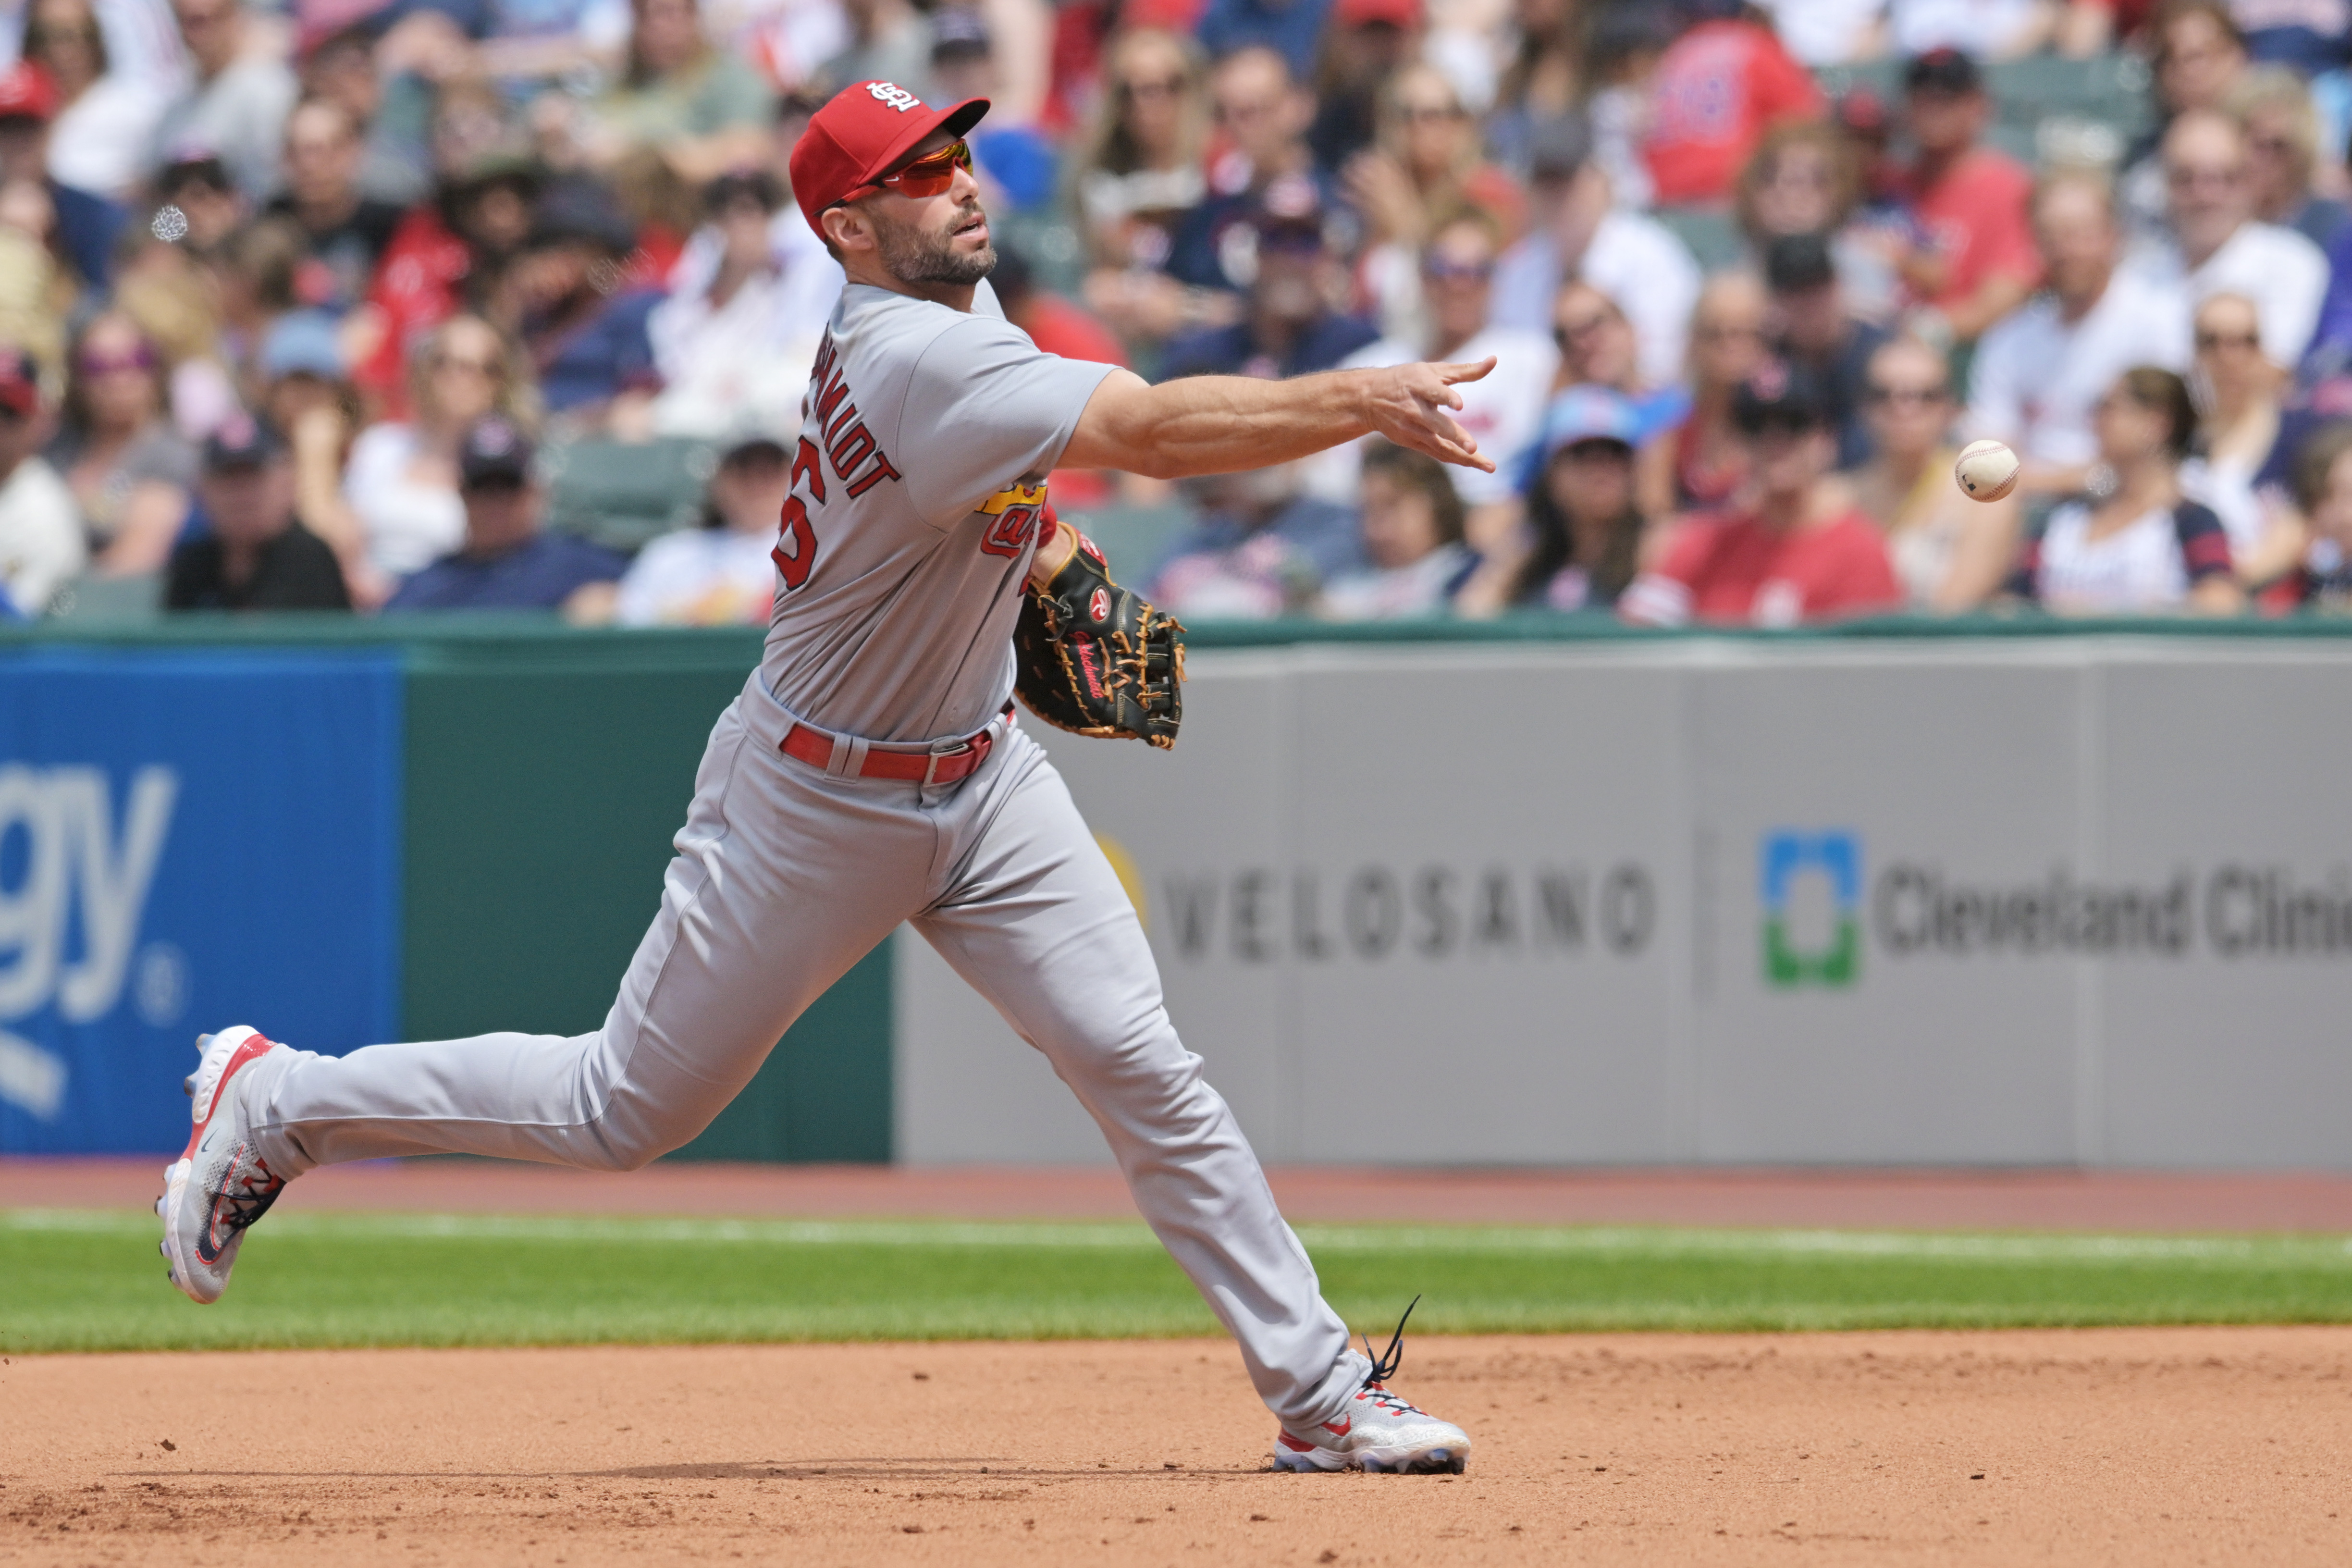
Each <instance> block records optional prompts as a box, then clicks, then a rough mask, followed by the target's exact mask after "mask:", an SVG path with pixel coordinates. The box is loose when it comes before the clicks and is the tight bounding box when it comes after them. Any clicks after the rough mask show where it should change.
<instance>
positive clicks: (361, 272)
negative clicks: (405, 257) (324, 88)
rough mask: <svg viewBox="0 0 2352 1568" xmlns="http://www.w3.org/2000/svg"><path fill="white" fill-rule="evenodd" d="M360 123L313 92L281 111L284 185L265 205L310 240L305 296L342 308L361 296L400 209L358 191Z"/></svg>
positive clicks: (364, 146)
mask: <svg viewBox="0 0 2352 1568" xmlns="http://www.w3.org/2000/svg"><path fill="white" fill-rule="evenodd" d="M366 151H367V144H366V142H365V141H364V140H363V138H362V126H361V125H360V124H359V122H358V121H354V120H353V119H352V115H351V111H350V110H347V109H345V108H344V107H343V106H342V105H341V104H340V103H336V102H333V101H331V100H327V99H323V98H313V99H310V100H305V101H304V102H302V103H299V104H297V105H296V106H295V108H294V111H293V112H292V113H290V114H289V115H288V116H287V117H286V159H285V170H286V188H285V190H284V191H283V192H282V193H281V194H279V195H278V196H277V197H276V198H275V199H274V200H272V201H271V202H270V204H269V205H268V207H267V208H265V209H264V210H265V211H266V212H268V213H269V214H270V215H271V216H276V217H283V218H286V219H288V220H289V221H290V222H292V223H294V224H296V225H298V226H299V227H300V228H301V230H302V235H303V237H304V238H305V239H306V240H307V241H309V251H308V254H307V255H306V256H305V257H304V258H303V259H304V261H305V263H306V264H307V266H308V268H309V270H310V279H311V281H310V288H309V290H308V292H309V295H310V303H312V304H315V305H320V306H323V307H325V308H327V309H329V310H335V311H337V312H341V311H343V310H349V309H351V308H352V306H353V305H356V304H358V303H359V302H360V300H362V298H364V297H365V295H366V293H367V289H368V283H369V280H370V279H373V277H374V275H375V269H376V263H377V261H378V260H379V259H380V258H382V257H383V253H384V250H385V248H386V247H388V246H390V245H391V243H392V237H393V234H394V231H395V230H397V229H398V228H399V227H400V220H401V217H402V216H403V214H402V211H401V209H400V208H399V207H396V206H394V205H392V204H391V203H389V202H380V201H375V200H373V199H371V198H369V197H367V196H365V195H362V194H361V192H360V184H359V174H360V161H361V159H362V157H363V156H364V155H365V153H366Z"/></svg>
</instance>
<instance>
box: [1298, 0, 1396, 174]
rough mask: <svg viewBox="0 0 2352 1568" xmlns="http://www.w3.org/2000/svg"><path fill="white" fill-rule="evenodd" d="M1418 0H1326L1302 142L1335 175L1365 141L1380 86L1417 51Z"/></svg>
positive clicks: (1373, 121)
mask: <svg viewBox="0 0 2352 1568" xmlns="http://www.w3.org/2000/svg"><path fill="white" fill-rule="evenodd" d="M1422 24H1423V12H1422V0H1332V5H1331V12H1330V20H1329V22H1328V24H1327V25H1326V26H1325V27H1324V29H1323V48H1322V58H1320V59H1318V61H1317V62H1316V66H1315V76H1314V81H1315V120H1314V122H1313V123H1312V124H1310V125H1309V126H1308V127H1307V145H1308V146H1309V147H1311V148H1313V149H1314V151H1315V162H1316V163H1317V164H1318V166H1320V167H1321V168H1324V169H1327V170H1329V171H1330V172H1332V173H1334V174H1337V173H1339V171H1340V170H1342V169H1344V168H1346V167H1347V166H1348V163H1349V160H1351V159H1353V158H1354V157H1355V156H1356V154H1357V153H1361V152H1362V151H1363V150H1364V149H1365V148H1367V147H1369V146H1370V145H1371V141H1372V136H1373V133H1374V132H1376V131H1377V130H1378V129H1379V126H1378V123H1377V120H1376V115H1377V113H1378V110H1379V109H1380V105H1381V97H1382V95H1383V89H1384V88H1385V86H1386V85H1387V84H1388V83H1390V82H1391V81H1393V80H1394V79H1395V78H1396V76H1397V73H1398V72H1400V71H1402V70H1404V69H1407V68H1410V67H1411V66H1412V64H1413V63H1414V62H1415V60H1416V58H1418V57H1419V55H1420V53H1421V42H1422Z"/></svg>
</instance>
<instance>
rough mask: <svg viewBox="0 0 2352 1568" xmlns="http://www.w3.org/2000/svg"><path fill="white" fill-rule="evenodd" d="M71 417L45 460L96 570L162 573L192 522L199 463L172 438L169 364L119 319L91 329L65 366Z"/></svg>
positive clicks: (109, 314)
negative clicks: (63, 487) (66, 494)
mask: <svg viewBox="0 0 2352 1568" xmlns="http://www.w3.org/2000/svg"><path fill="white" fill-rule="evenodd" d="M67 365H68V371H67V378H66V399H65V410H64V413H65V417H64V419H63V421H62V425H61V428H60V429H59V430H58V436H57V439H56V440H55V441H53V442H52V443H51V444H50V447H49V458H50V461H51V462H52V464H53V465H54V466H55V467H56V468H57V469H58V471H59V472H60V473H61V474H63V475H64V476H65V480H66V484H67V486H68V488H69V489H71V490H72V491H73V496H74V500H75V503H76V504H77V505H78V506H79V508H80V509H81V521H82V530H83V533H84V535H85V537H86V538H87V539H88V541H89V549H90V552H91V555H92V556H93V558H94V559H93V565H94V566H95V568H96V569H97V570H98V571H100V572H101V573H104V574H108V575H110V576H135V575H138V574H143V573H149V572H155V571H160V570H162V568H163V563H164V562H165V561H166V560H167V559H168V558H169V557H170V555H171V553H172V546H173V543H174V542H176V541H177V540H178V539H179V536H180V527H181V524H183V523H184V522H185V521H187V516H188V503H189V499H190V497H191V495H192V494H193V492H194V487H195V482H196V454H195V451H194V448H193V447H190V446H189V444H188V443H187V442H186V441H184V440H183V439H182V438H181V437H180V435H179V433H178V432H177V431H175V430H174V429H173V427H172V421H171V417H170V411H169V403H168V393H167V376H168V372H167V371H166V370H165V368H164V365H163V356H162V355H161V354H160V353H158V352H157V351H156V347H155V344H154V342H153V341H152V339H150V338H149V337H148V336H147V334H146V333H145V332H144V331H141V330H140V327H139V324H138V323H137V322H136V321H132V320H131V318H130V317H129V316H127V315H125V314H123V313H122V312H121V311H120V310H106V311H101V312H100V313H99V314H98V315H95V316H93V317H91V318H90V319H89V323H88V324H87V325H85V326H84V327H83V328H82V330H81V332H80V334H79V337H78V338H77V339H76V340H75V342H74V343H73V346H72V348H71V350H70V352H69V353H68V360H67Z"/></svg>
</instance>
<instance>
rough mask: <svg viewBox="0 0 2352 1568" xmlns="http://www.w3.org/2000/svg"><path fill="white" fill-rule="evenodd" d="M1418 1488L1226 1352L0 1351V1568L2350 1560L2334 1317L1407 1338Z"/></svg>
mask: <svg viewBox="0 0 2352 1568" xmlns="http://www.w3.org/2000/svg"><path fill="white" fill-rule="evenodd" d="M1397 1386H1398V1388H1399V1391H1400V1392H1402V1393H1403V1394H1405V1395H1406V1396H1407V1397H1409V1398H1413V1399H1415V1400H1417V1401H1419V1402H1422V1403H1424V1404H1426V1405H1428V1406H1429V1407H1431V1408H1432V1409H1434V1410H1436V1411H1438V1412H1440V1413H1442V1414H1444V1415H1447V1416H1450V1417H1453V1418H1455V1419H1458V1420H1460V1421H1461V1422H1463V1423H1464V1424H1465V1426H1468V1427H1469V1428H1470V1429H1471V1432H1472V1434H1473V1436H1474V1437H1475V1441H1476V1444H1477V1447H1476V1450H1475V1458H1474V1459H1473V1461H1472V1465H1471V1469H1470V1473H1469V1474H1468V1475H1466V1476H1464V1477H1461V1478H1458V1479H1454V1478H1433V1477H1389V1476H1360V1475H1338V1476H1304V1477H1302V1476H1286V1475H1276V1474H1270V1473H1266V1472H1265V1469H1264V1466H1265V1454H1266V1453H1267V1451H1268V1447H1269V1440H1270V1439H1271V1437H1272V1436H1273V1427H1272V1423H1271V1422H1270V1421H1269V1420H1268V1418H1267V1417H1266V1416H1265V1414H1264V1412H1263V1410H1262V1409H1261V1408H1260V1407H1259V1406H1258V1405H1257V1404H1256V1402H1255V1400H1254V1399H1253V1398H1252V1397H1251V1394H1250V1391H1249V1388H1248V1385H1247V1384H1246V1383H1245V1382H1244V1379H1243V1377H1242V1374H1241V1371H1240V1368H1239V1366H1238V1364H1237V1363H1236V1361H1235V1359H1234V1352H1233V1350H1232V1347H1231V1346H1230V1345H1229V1344H1227V1343H1226V1342H1223V1341H1217V1342H1191V1341H1159V1342H1127V1343H1076V1344H1073V1343H1053V1344H923V1345H799V1346H772V1347H756V1348H723V1347H721V1348H693V1349H636V1348H611V1349H593V1350H539V1351H362V1352H283V1353H280V1352H269V1353H247V1354H211V1355H154V1356H131V1355H123V1356H86V1357H84V1356H56V1357H29V1358H28V1357H16V1358H14V1359H13V1362H12V1364H8V1365H5V1366H0V1563H11V1564H16V1563H24V1564H34V1563H40V1564H51V1563H58V1564H65V1563H72V1564H81V1563H102V1564H112V1563H173V1564H175V1565H176V1564H210V1563H222V1564H236V1565H239V1568H264V1565H269V1564H280V1563H286V1564H291V1563H304V1564H317V1563H334V1564H341V1563H360V1564H370V1563H398V1564H428V1563H430V1564H465V1565H471V1564H493V1563H495V1564H509V1563H512V1564H546V1563H562V1564H566V1565H577V1564H594V1563H658V1562H691V1563H704V1562H709V1563H730V1562H737V1561H740V1562H747V1563H761V1562H791V1563H959V1564H961V1563H1014V1562H1018V1563H1023V1564H1024V1565H1026V1568H1044V1565H1050V1564H1060V1563H1111V1562H1116V1563H1120V1564H1124V1565H1147V1564H1160V1563H1171V1564H1192V1563H1215V1564H1224V1563H1318V1564H1328V1563H1403V1564H1412V1565H1414V1568H1421V1565H1427V1564H1441V1563H1530V1564H1532V1563H1563V1562H1580V1563H1618V1562H1622V1563H1633V1562H1640V1563H1798V1564H1805V1565H1811V1564H1845V1563H1853V1564H1864V1563H1868V1564H1889V1563H1894V1564H1905V1565H1909V1564H1920V1565H1927V1564H1945V1563H2103V1564H2104V1563H2233V1564H2235V1563H2345V1562H2352V1330H2347V1329H2342V1328H2301V1329H2298V1328H2277V1329H2221V1328H2215V1329H2166V1330H2137V1329H2126V1330H2082V1331H2021V1332H2009V1333H1883V1334H1838V1335H1795V1336H1788V1335H1782V1336H1720V1337H1686V1336H1664V1335H1592V1336H1577V1337H1563V1338H1533V1337H1496V1338H1484V1339H1441V1338H1433V1337H1424V1338H1422V1339H1419V1340H1416V1341H1412V1342H1409V1344H1408V1346H1407V1359H1406V1363H1405V1369H1404V1373H1403V1374H1402V1377H1400V1379H1399V1380H1398V1384H1397Z"/></svg>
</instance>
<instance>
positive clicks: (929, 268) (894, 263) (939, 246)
mask: <svg viewBox="0 0 2352 1568" xmlns="http://www.w3.org/2000/svg"><path fill="white" fill-rule="evenodd" d="M979 214H980V204H979V203H978V202H972V203H971V204H970V205H966V206H961V207H958V208H957V209H956V215H955V216H954V217H953V218H952V219H950V222H949V226H948V232H947V233H945V234H941V235H929V234H925V233H923V232H922V231H921V230H920V229H918V228H914V227H912V226H904V227H902V226H899V225H898V224H895V223H892V222H890V221H889V220H888V219H887V218H886V219H883V220H882V221H881V222H878V223H877V224H876V225H875V226H874V237H875V239H876V240H877V242H878V244H879V245H880V247H881V250H882V266H883V268H885V269H886V270H887V272H888V273H889V274H890V276H891V277H893V278H896V279H898V281H899V282H901V283H952V284H965V283H977V282H979V281H980V280H981V279H983V278H985V277H987V276H988V275H989V274H990V273H991V272H993V271H994V270H996V247H994V246H992V245H983V246H982V247H980V248H979V249H978V250H975V251H971V252H969V253H959V252H958V251H957V250H956V248H955V233H956V230H958V229H960V228H961V227H963V226H964V225H965V224H966V223H967V222H969V221H970V220H971V219H972V218H973V217H976V216H979Z"/></svg>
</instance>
